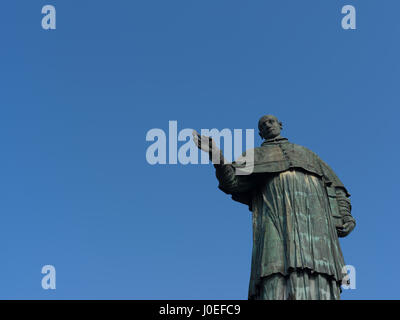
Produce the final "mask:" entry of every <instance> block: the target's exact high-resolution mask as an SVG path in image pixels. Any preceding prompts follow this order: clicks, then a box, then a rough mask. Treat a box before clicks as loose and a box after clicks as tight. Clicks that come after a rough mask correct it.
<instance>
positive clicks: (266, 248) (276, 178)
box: [215, 138, 349, 299]
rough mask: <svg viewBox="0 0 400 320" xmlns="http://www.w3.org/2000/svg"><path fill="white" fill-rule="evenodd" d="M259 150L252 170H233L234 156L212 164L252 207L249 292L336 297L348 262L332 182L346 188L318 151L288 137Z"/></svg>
mask: <svg viewBox="0 0 400 320" xmlns="http://www.w3.org/2000/svg"><path fill="white" fill-rule="evenodd" d="M257 149H258V150H257ZM254 154H255V157H254V162H253V163H252V165H253V166H254V167H253V173H252V174H250V175H236V173H235V169H236V168H237V167H239V165H237V164H236V163H232V164H224V165H216V166H215V167H216V170H217V171H216V174H217V178H218V180H219V188H220V189H221V190H223V191H224V192H225V193H228V194H231V195H232V198H233V199H234V200H236V201H239V202H241V203H245V204H247V205H248V207H249V209H250V210H251V211H252V222H253V251H252V262H251V275H250V284H249V299H339V298H340V284H341V281H342V279H343V277H344V276H345V271H344V270H345V269H344V266H345V263H344V259H343V254H342V251H341V249H340V244H339V240H338V235H337V231H336V222H335V218H334V215H333V212H332V206H331V203H330V200H329V196H328V193H327V187H329V188H332V189H333V190H336V192H337V193H338V194H341V195H342V196H343V197H348V196H349V193H348V192H347V190H346V189H345V187H344V186H343V184H342V183H341V181H340V180H339V178H338V177H337V176H336V174H335V173H334V172H333V171H332V169H331V168H330V167H329V166H328V165H327V164H326V163H325V162H323V161H322V160H321V159H319V157H318V156H317V155H316V154H314V153H312V152H311V151H309V150H308V149H306V148H304V147H301V146H298V145H294V144H292V143H290V142H288V141H287V139H284V138H282V139H279V140H274V141H270V142H269V141H266V142H264V143H263V145H262V146H261V147H260V148H256V151H255V153H254ZM271 154H272V156H271ZM246 165H248V163H247V164H246ZM240 167H241V168H243V167H244V166H243V164H241V165H240Z"/></svg>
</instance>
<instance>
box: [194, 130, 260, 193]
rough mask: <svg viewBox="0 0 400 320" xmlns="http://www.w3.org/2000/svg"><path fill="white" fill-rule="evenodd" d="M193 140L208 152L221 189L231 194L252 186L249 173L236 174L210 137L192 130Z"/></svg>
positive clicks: (246, 189) (252, 180) (251, 178)
mask: <svg viewBox="0 0 400 320" xmlns="http://www.w3.org/2000/svg"><path fill="white" fill-rule="evenodd" d="M193 141H194V143H195V144H196V146H197V147H198V148H199V149H200V150H202V151H204V152H207V153H208V155H209V159H210V161H211V162H212V163H213V164H214V167H215V170H216V172H215V173H216V176H217V179H218V181H219V188H220V189H221V190H222V191H224V192H225V193H228V194H232V193H239V192H246V191H248V190H250V189H251V188H253V187H254V178H253V177H252V176H250V175H244V176H243V175H236V173H235V172H236V171H235V168H234V167H233V166H232V165H231V164H230V163H229V162H228V161H227V160H226V159H225V158H224V155H223V153H222V151H221V150H220V149H219V148H218V147H217V145H216V144H215V142H214V140H213V139H212V138H211V137H206V136H201V135H200V134H199V133H198V132H197V131H195V130H193Z"/></svg>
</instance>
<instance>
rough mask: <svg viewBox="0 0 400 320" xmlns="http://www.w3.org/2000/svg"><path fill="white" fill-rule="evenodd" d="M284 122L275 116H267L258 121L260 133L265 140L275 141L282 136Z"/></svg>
mask: <svg viewBox="0 0 400 320" xmlns="http://www.w3.org/2000/svg"><path fill="white" fill-rule="evenodd" d="M281 130H282V122H280V121H279V120H278V118H277V117H275V116H273V115H266V116H263V117H261V118H260V120H259V121H258V133H259V135H260V137H261V138H263V139H273V138H275V137H278V136H279V135H280V134H281Z"/></svg>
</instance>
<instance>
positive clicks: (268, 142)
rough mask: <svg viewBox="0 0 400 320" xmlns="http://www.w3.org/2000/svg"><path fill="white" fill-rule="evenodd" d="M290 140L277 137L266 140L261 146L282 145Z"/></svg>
mask: <svg viewBox="0 0 400 320" xmlns="http://www.w3.org/2000/svg"><path fill="white" fill-rule="evenodd" d="M287 141H288V139H286V138H284V137H281V136H279V137H276V138H273V139H265V140H264V142H263V143H262V144H261V146H265V145H267V144H277V143H282V142H287Z"/></svg>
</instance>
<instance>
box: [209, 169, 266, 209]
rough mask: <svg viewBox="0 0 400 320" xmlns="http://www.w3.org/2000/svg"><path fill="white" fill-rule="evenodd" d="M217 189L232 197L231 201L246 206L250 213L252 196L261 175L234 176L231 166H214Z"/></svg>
mask: <svg viewBox="0 0 400 320" xmlns="http://www.w3.org/2000/svg"><path fill="white" fill-rule="evenodd" d="M214 167H215V170H216V171H215V174H216V176H217V179H218V182H219V185H218V188H219V189H220V190H222V191H223V192H225V193H226V194H230V195H232V199H233V200H235V201H238V202H240V203H243V204H246V205H248V207H249V210H250V211H252V203H251V202H252V195H253V192H254V190H255V189H256V188H257V187H258V186H259V184H260V181H261V176H262V175H261V174H250V175H236V173H235V168H234V167H233V166H232V164H220V165H214Z"/></svg>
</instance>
